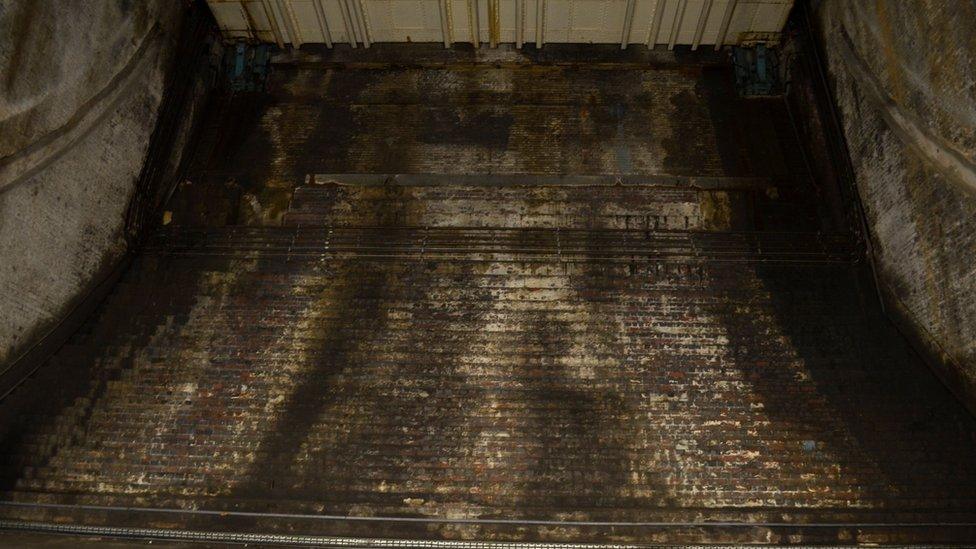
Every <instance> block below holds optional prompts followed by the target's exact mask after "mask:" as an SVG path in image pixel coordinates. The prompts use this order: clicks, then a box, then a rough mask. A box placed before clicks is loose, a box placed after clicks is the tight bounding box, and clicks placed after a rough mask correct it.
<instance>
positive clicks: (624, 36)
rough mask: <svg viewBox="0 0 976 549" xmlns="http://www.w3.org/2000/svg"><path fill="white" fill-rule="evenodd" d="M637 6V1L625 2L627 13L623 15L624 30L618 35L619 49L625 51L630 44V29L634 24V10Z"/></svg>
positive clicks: (628, 0)
mask: <svg viewBox="0 0 976 549" xmlns="http://www.w3.org/2000/svg"><path fill="white" fill-rule="evenodd" d="M636 6H637V0H627V11H626V12H625V13H624V28H623V31H621V34H620V49H622V50H625V49H627V45H628V44H629V42H630V29H631V28H632V27H633V24H634V8H635V7H636Z"/></svg>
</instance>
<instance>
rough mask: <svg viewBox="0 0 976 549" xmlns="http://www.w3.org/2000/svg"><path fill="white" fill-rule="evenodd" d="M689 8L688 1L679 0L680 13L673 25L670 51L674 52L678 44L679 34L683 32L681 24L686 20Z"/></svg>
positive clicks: (678, 12) (669, 40)
mask: <svg viewBox="0 0 976 549" xmlns="http://www.w3.org/2000/svg"><path fill="white" fill-rule="evenodd" d="M687 7H688V0H678V11H677V12H676V13H675V14H674V21H673V22H672V24H671V36H670V37H669V38H668V49H669V50H673V49H674V45H675V44H676V43H677V42H678V32H680V31H681V22H682V20H683V19H684V18H685V9H686V8H687Z"/></svg>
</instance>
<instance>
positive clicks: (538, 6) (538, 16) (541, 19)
mask: <svg viewBox="0 0 976 549" xmlns="http://www.w3.org/2000/svg"><path fill="white" fill-rule="evenodd" d="M545 32H546V0H535V47H536V48H542V46H543V44H545Z"/></svg>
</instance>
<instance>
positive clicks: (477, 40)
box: [468, 0, 481, 48]
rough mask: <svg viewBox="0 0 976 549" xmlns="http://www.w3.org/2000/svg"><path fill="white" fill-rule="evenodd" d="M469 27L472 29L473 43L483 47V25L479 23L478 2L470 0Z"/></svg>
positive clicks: (477, 46)
mask: <svg viewBox="0 0 976 549" xmlns="http://www.w3.org/2000/svg"><path fill="white" fill-rule="evenodd" d="M468 27H469V28H470V29H471V43H472V44H473V45H474V47H475V48H480V47H481V23H480V22H479V21H478V0H468Z"/></svg>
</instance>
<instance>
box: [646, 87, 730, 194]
mask: <svg viewBox="0 0 976 549" xmlns="http://www.w3.org/2000/svg"><path fill="white" fill-rule="evenodd" d="M730 78H731V76H730V75H729V71H727V70H716V69H708V68H703V69H702V71H701V72H700V73H699V77H698V81H697V83H696V85H695V89H694V91H689V90H684V91H681V92H679V93H676V94H674V95H673V96H672V97H671V104H672V105H673V109H672V110H671V115H670V116H669V119H668V123H669V125H670V126H671V128H672V133H671V135H670V136H669V137H668V138H666V139H664V140H663V141H662V145H663V147H664V151H665V157H664V160H663V166H664V169H665V172H667V173H673V174H679V175H729V176H735V175H745V173H744V169H743V166H742V161H741V158H742V153H741V150H740V147H741V143H742V138H741V136H740V135H738V131H737V122H736V119H735V108H736V107H735V91H734V89H732V87H731V82H730V81H729V80H730ZM713 136H714V139H713ZM714 147H717V148H718V149H717V151H716V150H714ZM716 152H717V153H718V154H717V156H718V158H715V156H716V154H715V153H716Z"/></svg>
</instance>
